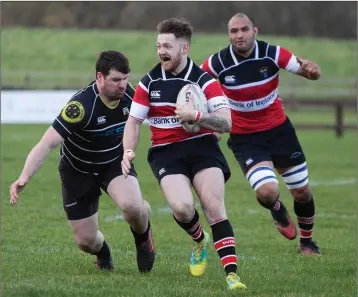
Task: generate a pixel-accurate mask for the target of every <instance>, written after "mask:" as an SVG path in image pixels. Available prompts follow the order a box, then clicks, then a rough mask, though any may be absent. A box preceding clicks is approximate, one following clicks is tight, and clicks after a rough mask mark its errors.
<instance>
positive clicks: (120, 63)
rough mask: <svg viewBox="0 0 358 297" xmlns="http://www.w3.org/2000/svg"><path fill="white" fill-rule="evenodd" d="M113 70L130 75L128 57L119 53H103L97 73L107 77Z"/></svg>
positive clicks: (98, 61) (98, 63) (98, 60)
mask: <svg viewBox="0 0 358 297" xmlns="http://www.w3.org/2000/svg"><path fill="white" fill-rule="evenodd" d="M112 69H113V70H117V71H119V72H122V73H124V74H128V73H129V72H130V71H131V69H130V68H129V61H128V59H127V57H126V56H125V55H123V54H122V53H121V52H118V51H103V52H101V53H100V55H99V57H98V59H97V62H96V73H97V72H101V73H103V75H104V76H107V75H108V74H109V71H111V70H112Z"/></svg>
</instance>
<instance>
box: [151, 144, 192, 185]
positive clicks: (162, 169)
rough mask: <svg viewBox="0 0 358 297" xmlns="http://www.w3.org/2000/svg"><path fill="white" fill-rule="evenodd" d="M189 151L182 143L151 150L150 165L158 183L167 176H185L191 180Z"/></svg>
mask: <svg viewBox="0 0 358 297" xmlns="http://www.w3.org/2000/svg"><path fill="white" fill-rule="evenodd" d="M187 154H188V152H187V150H186V149H185V146H183V144H182V143H173V144H170V145H165V146H163V147H154V148H151V149H149V152H148V163H149V166H150V168H151V169H152V172H153V174H154V176H155V177H156V179H157V180H158V182H159V183H160V184H161V180H162V179H163V178H164V177H165V176H167V175H183V176H186V177H188V178H189V176H190V172H189V166H188V164H187V162H186V158H187Z"/></svg>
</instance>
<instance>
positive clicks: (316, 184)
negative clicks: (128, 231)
mask: <svg viewBox="0 0 358 297" xmlns="http://www.w3.org/2000/svg"><path fill="white" fill-rule="evenodd" d="M309 183H310V185H311V186H312V187H334V186H346V185H353V184H357V179H356V178H350V179H338V180H332V181H315V180H313V181H310V182H309ZM195 207H200V203H196V204H195ZM170 213H172V210H171V208H170V207H169V206H168V205H167V206H165V207H161V208H158V209H157V211H156V212H153V211H152V213H151V215H155V216H156V215H164V214H170ZM227 213H231V211H230V210H228V211H227ZM247 213H248V214H261V213H263V212H262V211H259V210H256V209H247ZM316 216H318V217H319V216H322V217H338V218H342V219H356V216H354V215H341V214H334V213H317V214H316ZM123 220H124V218H123V215H121V214H116V215H115V216H109V217H105V218H104V221H105V222H113V221H123Z"/></svg>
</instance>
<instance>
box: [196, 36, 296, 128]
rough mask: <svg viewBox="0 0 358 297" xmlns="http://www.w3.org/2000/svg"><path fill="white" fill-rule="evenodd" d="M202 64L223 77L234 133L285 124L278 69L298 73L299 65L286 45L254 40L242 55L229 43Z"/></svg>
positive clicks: (220, 78) (215, 74)
mask: <svg viewBox="0 0 358 297" xmlns="http://www.w3.org/2000/svg"><path fill="white" fill-rule="evenodd" d="M201 68H202V69H203V70H205V71H206V72H208V73H209V74H210V75H211V76H212V77H214V78H217V79H218V80H219V81H220V84H221V87H222V89H223V91H224V93H225V95H226V97H227V98H228V101H229V104H230V108H231V118H232V129H231V132H230V133H232V134H250V133H255V132H260V131H265V130H269V129H272V128H274V127H277V126H279V125H280V124H282V123H283V122H284V121H285V119H286V115H285V112H284V108H283V104H282V100H281V99H280V97H279V93H278V84H279V70H280V69H285V70H287V71H289V72H292V73H296V72H297V71H298V70H299V69H300V65H299V63H298V62H297V60H296V57H295V56H294V55H293V54H292V53H291V52H289V51H288V50H287V49H285V48H283V47H280V46H273V45H270V44H268V43H266V42H263V41H255V48H254V50H253V51H252V53H251V55H250V56H249V57H247V58H243V57H241V56H240V55H238V54H237V53H236V52H235V51H234V50H233V48H232V45H229V46H228V47H227V48H224V49H222V50H221V51H220V52H218V53H216V54H213V55H211V56H210V57H209V58H207V59H206V60H205V61H204V63H203V64H202V65H201Z"/></svg>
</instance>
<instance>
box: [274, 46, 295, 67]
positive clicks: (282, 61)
mask: <svg viewBox="0 0 358 297" xmlns="http://www.w3.org/2000/svg"><path fill="white" fill-rule="evenodd" d="M291 57H292V53H291V52H290V51H288V50H287V49H285V48H284V47H280V53H279V56H278V61H277V64H278V66H279V67H280V68H282V69H285V68H286V66H287V64H288V62H289V61H290V59H291Z"/></svg>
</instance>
